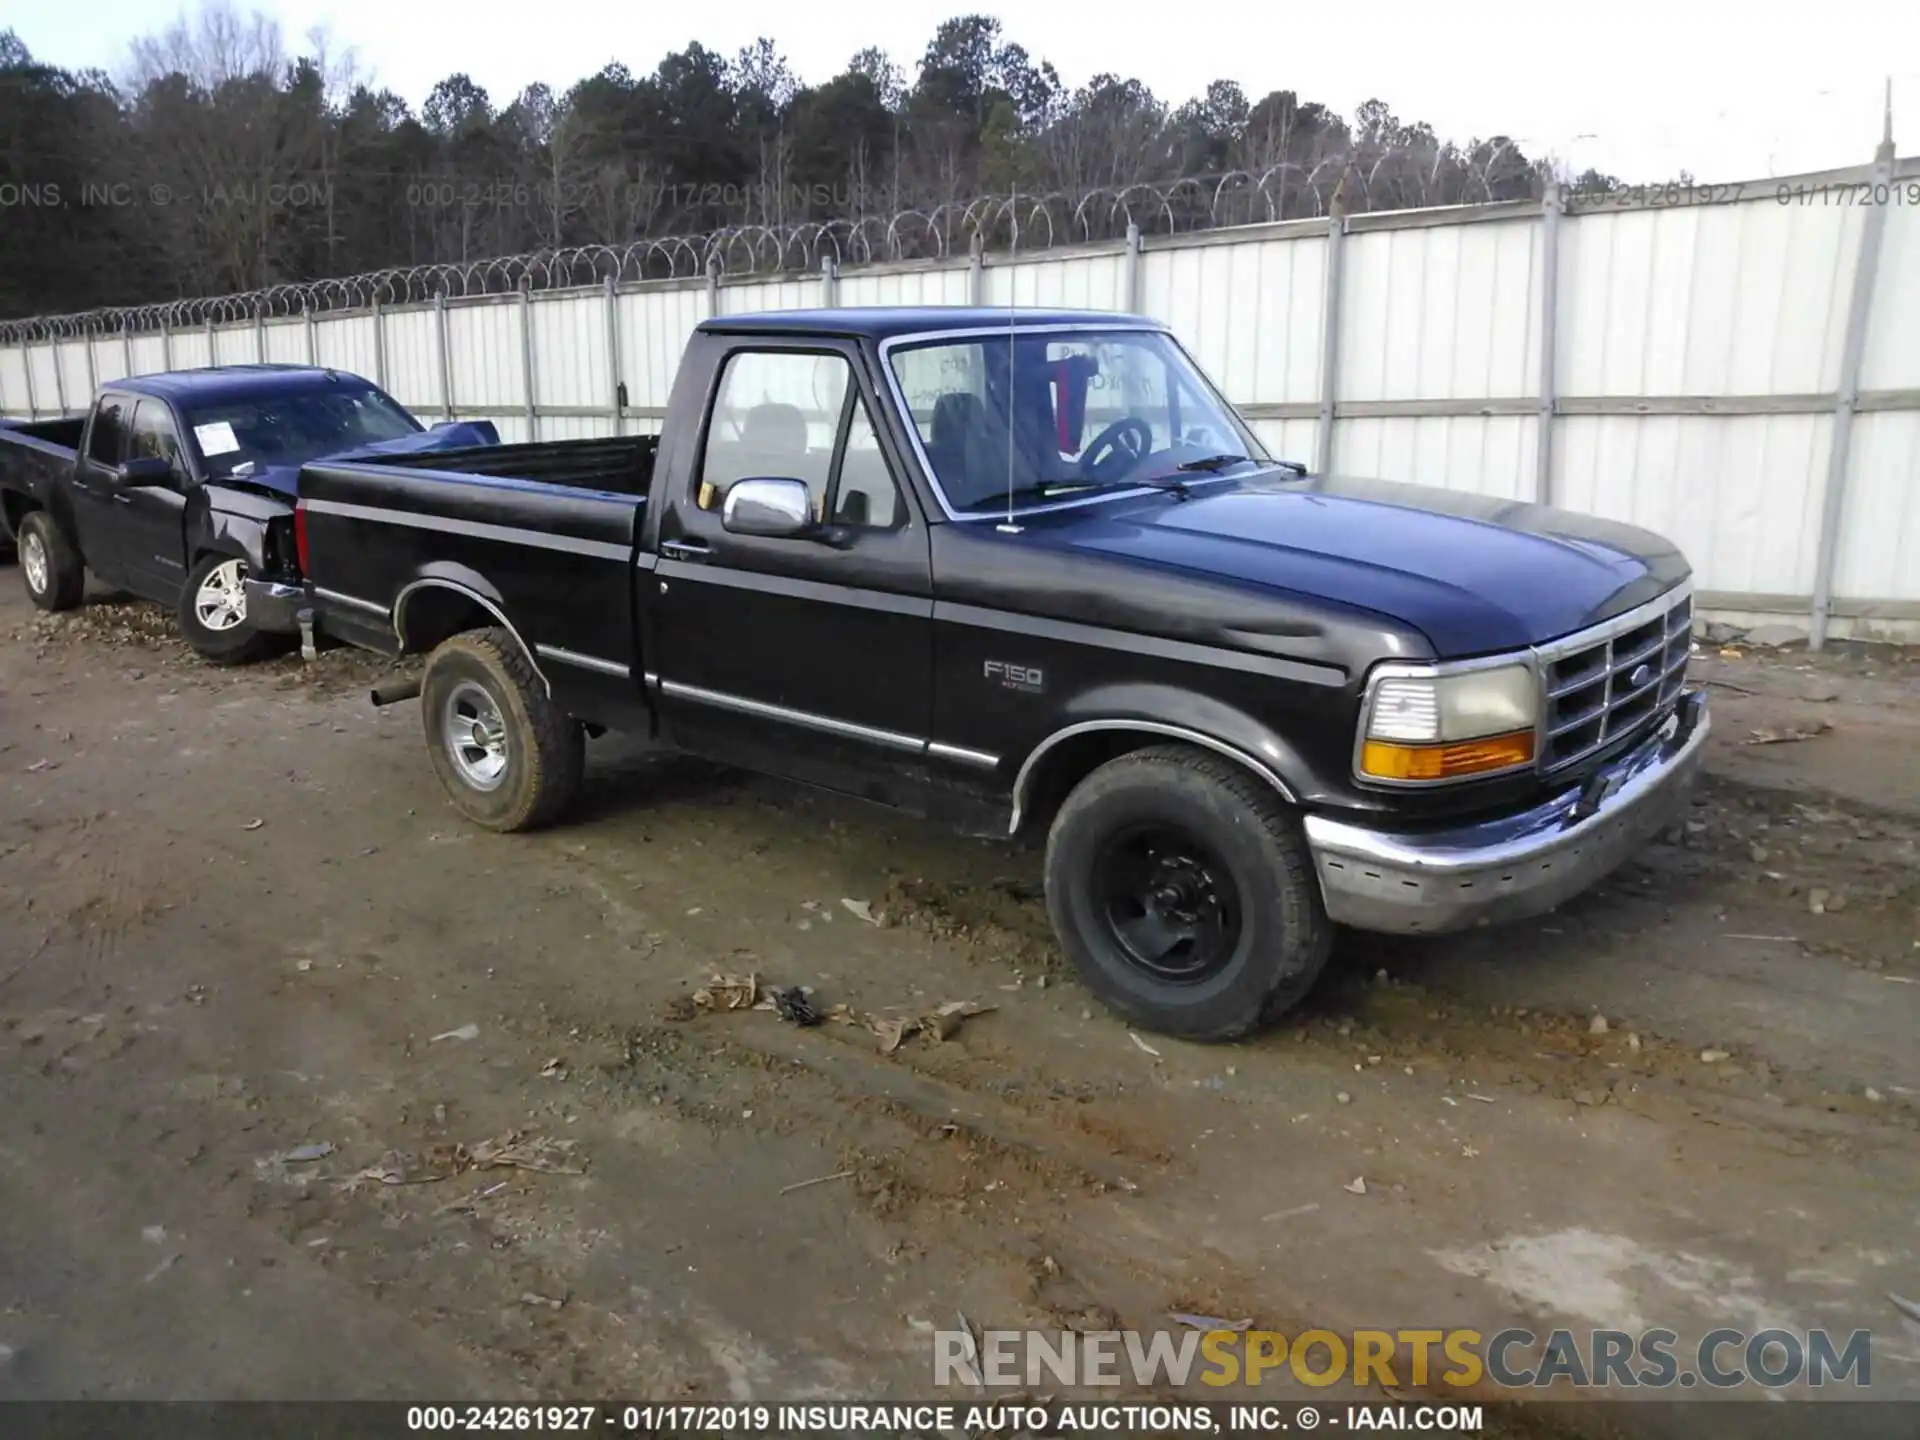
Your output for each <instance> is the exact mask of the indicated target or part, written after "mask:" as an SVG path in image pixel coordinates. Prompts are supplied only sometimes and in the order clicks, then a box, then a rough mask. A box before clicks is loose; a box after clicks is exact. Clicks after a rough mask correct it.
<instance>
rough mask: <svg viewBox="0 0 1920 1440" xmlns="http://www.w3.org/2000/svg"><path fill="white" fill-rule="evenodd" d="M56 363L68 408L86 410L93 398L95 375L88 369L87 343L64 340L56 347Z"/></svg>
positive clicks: (61, 391)
mask: <svg viewBox="0 0 1920 1440" xmlns="http://www.w3.org/2000/svg"><path fill="white" fill-rule="evenodd" d="M54 353H55V363H56V364H57V365H58V366H59V367H60V387H61V389H60V393H61V394H62V395H63V396H64V397H65V404H66V408H67V409H69V410H84V409H85V408H86V405H87V401H88V400H89V399H91V398H92V396H93V375H92V373H91V372H90V371H89V370H88V368H87V342H86V341H84V340H62V341H61V342H60V343H59V344H58V345H57V346H55V347H54Z"/></svg>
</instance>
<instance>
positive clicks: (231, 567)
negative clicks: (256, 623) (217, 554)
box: [193, 560, 247, 631]
mask: <svg viewBox="0 0 1920 1440" xmlns="http://www.w3.org/2000/svg"><path fill="white" fill-rule="evenodd" d="M246 580H247V567H246V564H245V562H244V561H240V560H228V561H226V562H224V563H222V564H219V565H216V566H214V567H213V569H211V570H209V571H208V572H207V573H206V576H205V578H203V579H202V580H201V581H200V588H199V589H198V590H197V591H195V592H194V596H193V613H194V616H195V618H196V619H198V620H199V622H200V623H201V625H202V626H204V627H205V628H206V629H208V630H213V631H221V630H231V629H233V628H234V627H235V626H236V625H240V624H242V623H244V622H245V620H246V618H247V589H246Z"/></svg>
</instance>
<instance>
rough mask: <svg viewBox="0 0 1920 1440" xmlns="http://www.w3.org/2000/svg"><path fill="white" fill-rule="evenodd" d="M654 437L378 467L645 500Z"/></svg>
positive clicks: (476, 449)
mask: <svg viewBox="0 0 1920 1440" xmlns="http://www.w3.org/2000/svg"><path fill="white" fill-rule="evenodd" d="M659 449H660V437H659V436H657V435H615V436H609V437H606V438H603V439H593V440H541V441H535V442H533V443H530V444H521V445H475V446H472V447H470V448H467V449H463V450H430V451H423V452H421V453H419V454H414V455H395V456H383V457H381V459H380V461H379V463H381V464H383V465H394V466H398V467H401V468H403V469H412V470H433V471H437V472H439V473H441V474H451V475H491V476H499V477H503V478H506V479H511V480H532V481H535V482H536V483H538V484H542V485H561V486H565V487H566V488H568V489H570V490H597V491H600V492H601V493H602V494H612V495H633V496H645V495H646V493H647V486H648V485H649V484H650V483H651V482H652V479H653V460H654V456H655V455H656V454H658V453H659Z"/></svg>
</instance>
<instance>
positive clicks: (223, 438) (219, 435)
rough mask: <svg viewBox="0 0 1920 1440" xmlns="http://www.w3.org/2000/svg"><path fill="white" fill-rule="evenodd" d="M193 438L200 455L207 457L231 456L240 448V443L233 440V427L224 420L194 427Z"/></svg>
mask: <svg viewBox="0 0 1920 1440" xmlns="http://www.w3.org/2000/svg"><path fill="white" fill-rule="evenodd" d="M193 438H194V439H196V440H198V441H199V442H200V453H201V454H202V455H206V456H209V457H211V456H214V455H231V454H232V453H233V452H234V451H236V450H238V449H239V448H240V442H239V441H238V440H236V439H235V438H234V434H233V426H231V425H229V424H228V423H227V422H226V421H225V420H216V421H214V422H213V423H212V424H211V425H196V426H194V427H193Z"/></svg>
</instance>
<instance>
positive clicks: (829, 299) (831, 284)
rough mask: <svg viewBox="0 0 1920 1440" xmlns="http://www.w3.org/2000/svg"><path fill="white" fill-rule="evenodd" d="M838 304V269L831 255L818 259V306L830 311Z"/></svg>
mask: <svg viewBox="0 0 1920 1440" xmlns="http://www.w3.org/2000/svg"><path fill="white" fill-rule="evenodd" d="M839 303H840V267H839V265H838V264H836V263H835V262H834V258H833V257H832V256H831V255H822V256H821V257H820V304H821V305H822V306H823V307H824V308H826V309H828V310H831V309H832V308H833V307H834V306H836V305H838V304H839Z"/></svg>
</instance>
